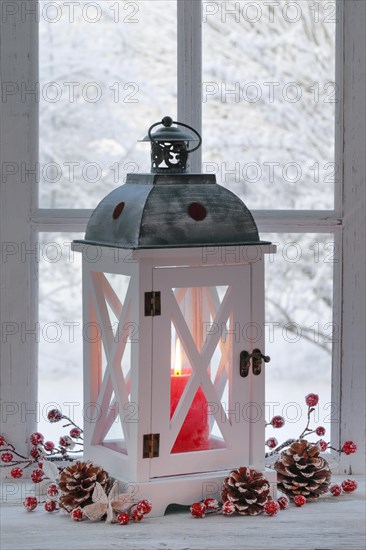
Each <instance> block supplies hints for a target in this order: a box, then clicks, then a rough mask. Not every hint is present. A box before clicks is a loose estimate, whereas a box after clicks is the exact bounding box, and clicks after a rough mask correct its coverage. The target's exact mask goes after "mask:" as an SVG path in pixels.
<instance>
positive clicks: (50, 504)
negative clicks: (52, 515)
mask: <svg viewBox="0 0 366 550" xmlns="http://www.w3.org/2000/svg"><path fill="white" fill-rule="evenodd" d="M56 507H57V506H56V502H55V501H54V500H46V502H45V503H44V509H45V510H46V512H54V511H55V510H56Z"/></svg>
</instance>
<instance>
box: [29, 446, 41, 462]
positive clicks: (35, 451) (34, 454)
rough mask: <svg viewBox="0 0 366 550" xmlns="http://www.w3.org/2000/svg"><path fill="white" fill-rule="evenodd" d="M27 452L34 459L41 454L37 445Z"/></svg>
mask: <svg viewBox="0 0 366 550" xmlns="http://www.w3.org/2000/svg"><path fill="white" fill-rule="evenodd" d="M29 454H30V455H31V456H32V457H33V458H34V460H38V458H39V457H40V456H41V453H40V450H39V449H38V447H32V448H31V450H30V453H29Z"/></svg>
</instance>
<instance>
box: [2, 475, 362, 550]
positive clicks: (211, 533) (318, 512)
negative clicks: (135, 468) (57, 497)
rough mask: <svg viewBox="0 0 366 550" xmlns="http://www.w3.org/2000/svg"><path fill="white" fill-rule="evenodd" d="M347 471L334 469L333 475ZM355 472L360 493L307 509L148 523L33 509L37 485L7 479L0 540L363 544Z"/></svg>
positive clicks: (94, 545) (150, 547)
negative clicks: (28, 505)
mask: <svg viewBox="0 0 366 550" xmlns="http://www.w3.org/2000/svg"><path fill="white" fill-rule="evenodd" d="M344 478H345V476H342V477H340V476H334V478H333V482H335V483H336V482H340V481H342V480H343V479H344ZM352 478H353V479H357V481H358V485H359V486H358V489H357V491H356V492H355V493H353V494H350V495H346V494H343V495H341V496H340V497H333V496H331V495H328V496H326V497H323V498H321V499H320V501H319V503H309V504H306V505H305V506H304V507H303V508H301V509H300V508H296V507H295V506H293V505H291V506H290V507H289V509H287V510H285V511H283V512H280V513H279V514H278V516H276V517H273V518H270V517H267V516H264V515H262V516H259V517H240V516H235V517H223V516H211V517H206V518H205V519H204V520H198V519H193V518H192V517H190V514H189V512H187V511H174V512H170V513H168V514H167V515H166V516H165V517H163V518H151V519H149V518H148V517H147V518H146V519H144V520H143V522H142V523H141V524H130V525H128V526H124V527H122V526H119V525H107V524H105V523H99V522H98V523H91V522H89V521H85V522H81V523H76V522H72V521H71V520H70V518H69V517H68V516H67V515H66V514H61V513H58V512H57V513H53V514H47V512H45V511H44V510H43V509H40V510H38V509H37V510H36V511H35V512H32V513H29V514H27V513H26V512H25V511H24V510H23V509H22V507H21V505H20V500H21V499H22V498H23V497H24V493H25V490H26V489H30V488H31V487H32V485H33V484H32V483H28V482H14V481H13V480H11V481H10V480H6V481H5V480H4V482H3V486H2V491H1V495H2V510H1V524H2V525H1V538H0V546H1V549H2V550H14V548H16V549H17V550H31V549H34V548H37V549H38V550H49V549H50V548H52V549H53V550H64V549H65V547H67V548H68V550H85V549H86V548H87V549H88V550H93V549H95V550H101V549H103V550H109V549H113V548H123V549H124V550H128V549H136V548H139V549H141V550H143V549H146V550H154V549H162V548H169V549H170V550H177V549H183V548H185V549H192V550H193V549H197V550H198V549H199V550H202V549H215V550H236V549H242V548H244V547H245V548H246V550H250V549H253V550H255V549H260V550H264V549H266V550H267V549H279V548H280V549H281V550H286V549H293V548H296V549H298V550H311V549H313V548H332V549H333V550H335V549H337V548H339V549H341V548H347V550H352V549H354V550H360V549H361V548H364V547H365V516H364V506H365V478H364V477H361V476H352ZM22 492H23V495H22V494H21V493H22ZM28 494H29V493H28ZM46 516H47V517H46ZM65 533H67V541H65Z"/></svg>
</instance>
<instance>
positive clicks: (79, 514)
mask: <svg viewBox="0 0 366 550" xmlns="http://www.w3.org/2000/svg"><path fill="white" fill-rule="evenodd" d="M70 516H71V519H73V520H74V521H82V519H83V517H84V514H83V511H82V509H81V508H74V509H73V510H72V511H71V513H70Z"/></svg>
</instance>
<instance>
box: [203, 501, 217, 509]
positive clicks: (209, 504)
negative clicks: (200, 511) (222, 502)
mask: <svg viewBox="0 0 366 550" xmlns="http://www.w3.org/2000/svg"><path fill="white" fill-rule="evenodd" d="M203 504H204V505H205V506H206V508H207V510H217V509H218V507H219V503H218V502H217V500H216V499H215V498H206V499H205V500H204V501H203Z"/></svg>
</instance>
